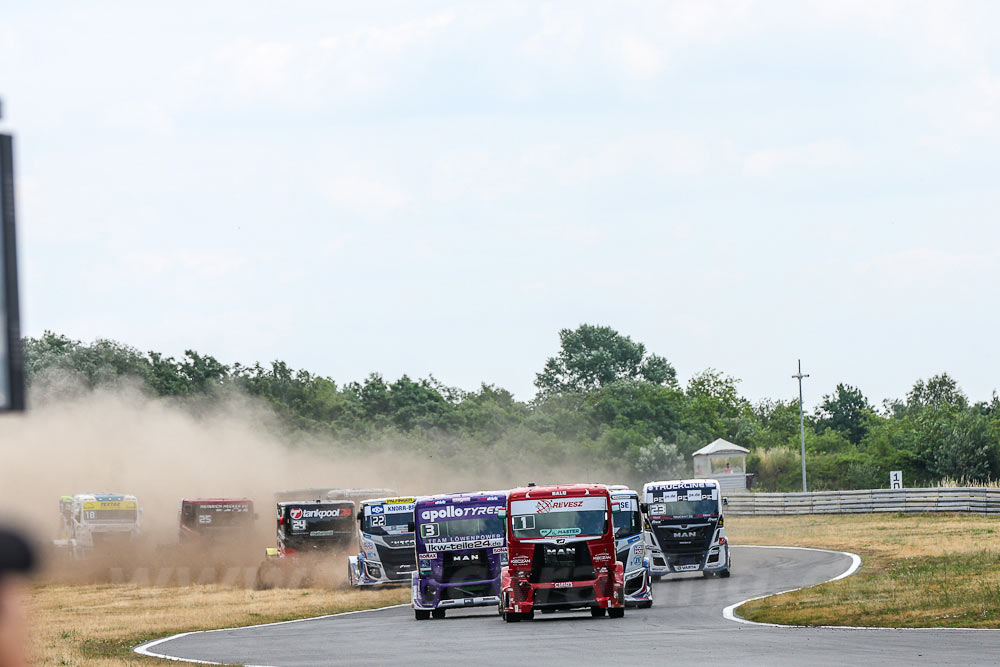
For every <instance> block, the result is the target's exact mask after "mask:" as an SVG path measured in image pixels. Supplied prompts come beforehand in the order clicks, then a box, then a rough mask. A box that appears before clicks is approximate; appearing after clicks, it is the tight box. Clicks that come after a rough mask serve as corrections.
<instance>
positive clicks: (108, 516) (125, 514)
mask: <svg viewBox="0 0 1000 667" xmlns="http://www.w3.org/2000/svg"><path fill="white" fill-rule="evenodd" d="M135 517H136V510H134V509H117V510H107V509H97V510H83V518H84V521H87V522H88V523H101V522H102V521H135Z"/></svg>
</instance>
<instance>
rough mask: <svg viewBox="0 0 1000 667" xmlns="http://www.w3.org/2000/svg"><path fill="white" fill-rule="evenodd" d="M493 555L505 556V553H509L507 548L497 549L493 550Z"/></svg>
mask: <svg viewBox="0 0 1000 667" xmlns="http://www.w3.org/2000/svg"><path fill="white" fill-rule="evenodd" d="M493 553H495V554H505V553H507V547H495V548H494V549H493Z"/></svg>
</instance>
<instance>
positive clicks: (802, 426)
mask: <svg viewBox="0 0 1000 667" xmlns="http://www.w3.org/2000/svg"><path fill="white" fill-rule="evenodd" d="M807 377H809V375H808V374H807V375H803V374H802V360H801V359H799V372H798V374H797V375H793V376H792V378H793V379H795V380H798V381H799V434H800V435H801V437H802V493H805V492H806V418H805V413H804V412H803V411H802V378H807Z"/></svg>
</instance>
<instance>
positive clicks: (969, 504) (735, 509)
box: [726, 487, 1000, 516]
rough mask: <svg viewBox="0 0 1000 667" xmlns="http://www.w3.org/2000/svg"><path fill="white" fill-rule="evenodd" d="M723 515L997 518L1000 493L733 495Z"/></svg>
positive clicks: (918, 491)
mask: <svg viewBox="0 0 1000 667" xmlns="http://www.w3.org/2000/svg"><path fill="white" fill-rule="evenodd" d="M727 498H728V501H729V504H728V505H727V506H726V514H732V515H734V516H754V515H767V514H866V513H872V512H974V513H977V514H1000V489H982V488H971V487H958V488H952V489H893V490H890V489H870V490H866V491H816V492H813V493H740V494H736V493H732V494H729V495H728V496H727Z"/></svg>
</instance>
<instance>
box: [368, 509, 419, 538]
mask: <svg viewBox="0 0 1000 667" xmlns="http://www.w3.org/2000/svg"><path fill="white" fill-rule="evenodd" d="M374 507H378V506H377V505H376V506H373V507H369V508H367V509H366V510H365V520H364V524H363V530H364V532H366V533H369V534H371V535H399V534H401V533H408V532H410V531H409V525H410V524H411V523H413V510H410V511H409V512H382V513H373V512H372V509H373V508H374Z"/></svg>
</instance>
